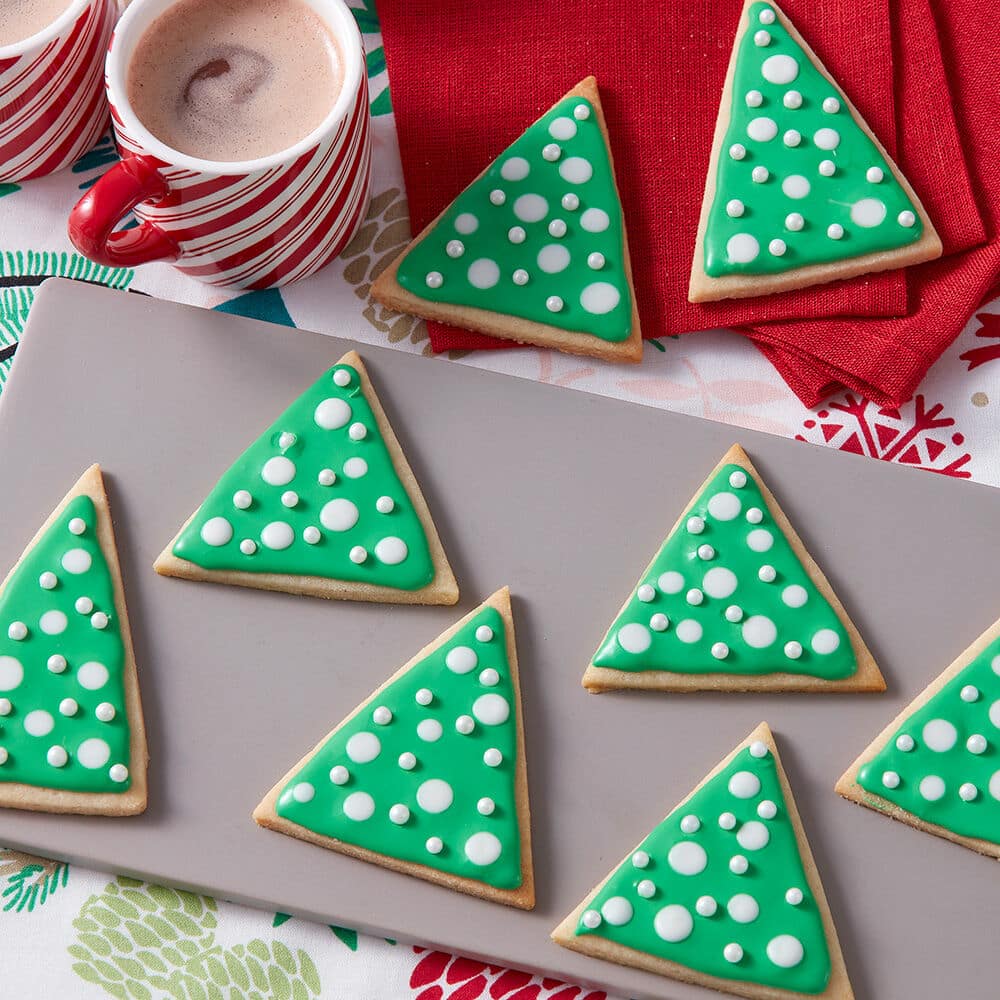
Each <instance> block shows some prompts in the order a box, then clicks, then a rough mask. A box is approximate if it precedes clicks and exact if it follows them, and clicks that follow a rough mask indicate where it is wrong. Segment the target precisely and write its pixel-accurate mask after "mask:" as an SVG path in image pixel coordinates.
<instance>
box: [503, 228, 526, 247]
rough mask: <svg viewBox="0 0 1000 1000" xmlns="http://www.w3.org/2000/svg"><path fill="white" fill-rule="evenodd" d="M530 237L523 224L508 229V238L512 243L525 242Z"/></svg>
mask: <svg viewBox="0 0 1000 1000" xmlns="http://www.w3.org/2000/svg"><path fill="white" fill-rule="evenodd" d="M527 238H528V234H527V233H526V232H525V231H524V227H523V226H511V227H510V229H508V230H507V240H508V241H509V242H510V243H515V244H516V243H523V242H524V241H525V240H526V239H527Z"/></svg>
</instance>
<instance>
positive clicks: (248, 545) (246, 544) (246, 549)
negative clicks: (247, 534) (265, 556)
mask: <svg viewBox="0 0 1000 1000" xmlns="http://www.w3.org/2000/svg"><path fill="white" fill-rule="evenodd" d="M256 551H257V543H256V542H255V541H254V540H253V539H252V538H244V539H243V541H242V542H240V552H242V553H243V555H245V556H252V555H253V554H254V553H255V552H256Z"/></svg>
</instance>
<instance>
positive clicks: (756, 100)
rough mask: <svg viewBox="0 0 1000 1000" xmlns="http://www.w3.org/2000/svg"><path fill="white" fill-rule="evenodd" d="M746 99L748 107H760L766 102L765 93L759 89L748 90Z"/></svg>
mask: <svg viewBox="0 0 1000 1000" xmlns="http://www.w3.org/2000/svg"><path fill="white" fill-rule="evenodd" d="M745 100H746V104H747V107H748V108H759V107H760V106H761V105H762V104H763V103H764V95H763V94H762V93H761V92H760V91H759V90H748V91H747V96H746V98H745Z"/></svg>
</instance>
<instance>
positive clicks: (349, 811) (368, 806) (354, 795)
mask: <svg viewBox="0 0 1000 1000" xmlns="http://www.w3.org/2000/svg"><path fill="white" fill-rule="evenodd" d="M342 808H343V810H344V815H345V816H346V817H347V818H348V819H353V820H354V822H355V823H363V822H364V821H365V820H366V819H371V817H372V815H373V814H374V812H375V800H374V799H373V798H372V797H371V796H370V795H369V794H368V793H367V792H351V794H350V795H348V796H347V798H346V799H344V805H343V806H342Z"/></svg>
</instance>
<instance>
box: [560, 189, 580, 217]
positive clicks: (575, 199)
mask: <svg viewBox="0 0 1000 1000" xmlns="http://www.w3.org/2000/svg"><path fill="white" fill-rule="evenodd" d="M559 204H560V205H562V207H563V208H565V209H566V211H567V212H575V211H576V210H577V209H578V208H579V207H580V197H579V195H575V194H573V192H572V191H570V192H569V193H568V194H564V195H563V196H562V199H561V200H560V202H559Z"/></svg>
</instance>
